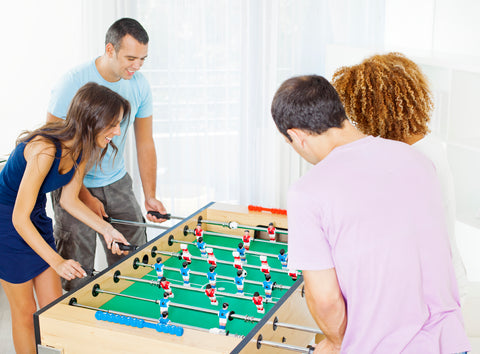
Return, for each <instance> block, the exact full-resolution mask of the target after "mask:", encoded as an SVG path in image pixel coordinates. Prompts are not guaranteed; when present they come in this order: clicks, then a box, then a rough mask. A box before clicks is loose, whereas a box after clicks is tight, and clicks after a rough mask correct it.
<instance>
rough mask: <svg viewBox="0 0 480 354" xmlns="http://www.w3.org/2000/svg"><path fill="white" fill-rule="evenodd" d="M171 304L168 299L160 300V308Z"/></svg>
mask: <svg viewBox="0 0 480 354" xmlns="http://www.w3.org/2000/svg"><path fill="white" fill-rule="evenodd" d="M169 302H170V299H168V298H163V299H161V300H160V307H168V303H169Z"/></svg>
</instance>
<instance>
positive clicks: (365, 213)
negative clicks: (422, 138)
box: [272, 76, 470, 353]
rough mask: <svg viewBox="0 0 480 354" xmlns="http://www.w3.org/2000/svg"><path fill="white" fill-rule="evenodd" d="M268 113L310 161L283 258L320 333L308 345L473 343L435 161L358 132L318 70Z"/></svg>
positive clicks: (379, 347)
mask: <svg viewBox="0 0 480 354" xmlns="http://www.w3.org/2000/svg"><path fill="white" fill-rule="evenodd" d="M272 116H273V119H274V121H275V123H276V125H277V127H278V129H279V130H280V132H281V133H282V134H283V135H284V136H285V139H286V140H287V142H288V143H289V144H291V145H292V147H293V148H294V149H295V151H297V153H299V154H300V155H301V156H302V157H303V158H304V159H306V160H307V161H308V162H310V163H312V164H314V165H315V166H313V167H312V169H311V170H310V171H309V172H307V173H306V174H305V175H304V176H303V177H302V178H301V179H300V180H299V181H298V182H296V183H295V184H294V185H292V187H291V188H290V191H289V194H288V223H289V254H288V258H289V260H288V266H289V268H293V269H300V270H302V271H303V276H304V280H305V289H306V299H307V303H308V305H309V309H310V311H311V313H312V316H313V317H314V319H315V320H316V322H317V324H318V325H319V327H320V328H321V329H322V330H323V332H324V333H325V335H326V338H325V340H323V341H322V342H320V343H319V344H318V345H317V348H316V351H315V352H316V353H317V352H318V353H321V352H344V353H400V352H402V353H458V352H463V351H467V350H470V345H469V342H468V338H467V336H466V333H465V329H464V326H463V318H462V313H461V311H460V304H459V296H458V288H457V283H456V280H455V275H454V271H453V266H452V262H451V254H450V247H449V241H448V235H447V228H446V223H445V215H444V212H443V209H442V200H441V198H442V197H441V192H440V186H439V182H438V179H437V177H436V174H435V170H434V168H433V165H432V164H431V162H430V161H429V160H427V159H426V158H424V157H423V156H422V155H421V154H419V153H418V152H416V151H415V150H413V149H412V148H411V147H409V146H408V145H406V144H403V143H399V142H395V141H391V140H384V139H381V138H374V137H370V136H365V135H363V134H362V133H360V132H359V131H358V130H357V129H356V128H355V127H353V126H352V125H351V124H350V122H349V121H348V120H347V119H346V115H345V111H344V109H343V107H342V104H341V102H340V100H339V98H338V95H337V93H336V92H335V89H334V88H333V87H332V86H331V85H330V84H329V83H328V81H327V80H325V79H324V78H323V77H320V76H303V77H296V78H291V79H289V80H287V81H285V82H284V83H283V84H282V86H281V87H280V88H279V89H278V91H277V93H276V95H275V97H274V99H273V103H272Z"/></svg>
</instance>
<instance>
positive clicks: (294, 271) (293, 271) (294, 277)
mask: <svg viewBox="0 0 480 354" xmlns="http://www.w3.org/2000/svg"><path fill="white" fill-rule="evenodd" d="M288 275H290V276H291V277H292V279H293V281H295V280H297V276H298V272H297V271H296V270H294V269H289V270H288Z"/></svg>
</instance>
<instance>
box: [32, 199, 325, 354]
mask: <svg viewBox="0 0 480 354" xmlns="http://www.w3.org/2000/svg"><path fill="white" fill-rule="evenodd" d="M177 219H180V221H179V222H178V223H177V224H176V225H175V226H173V227H170V228H167V229H166V230H165V231H164V232H163V233H162V234H160V235H159V236H157V237H156V238H154V239H153V240H151V241H150V242H148V243H147V244H145V245H142V246H140V247H138V248H137V249H136V250H135V251H132V252H130V254H129V255H128V256H126V257H125V258H123V259H122V260H121V261H120V262H119V263H117V264H115V265H113V266H111V267H109V268H107V269H105V270H103V271H102V272H100V273H98V274H95V275H92V276H91V280H90V281H89V282H88V283H87V284H86V285H84V286H83V287H82V288H80V289H78V290H77V291H74V292H70V293H67V294H65V295H64V296H63V297H61V298H60V299H58V300H57V301H55V302H53V303H52V304H50V305H48V306H46V307H44V308H43V309H41V310H40V311H38V312H37V313H36V314H35V315H34V323H35V336H36V342H37V346H38V348H39V349H38V352H39V353H87V352H89V353H136V352H138V353H153V352H165V353H169V352H170V353H240V352H241V353H256V352H259V353H291V352H304V353H309V352H311V351H312V349H311V347H309V344H311V343H312V340H313V339H314V338H315V336H321V331H320V330H319V329H318V327H317V326H316V324H315V322H314V321H313V319H312V317H311V316H310V314H309V312H308V308H307V305H306V302H305V298H304V291H303V278H302V276H301V274H299V273H298V272H297V271H295V270H291V269H287V267H286V266H287V263H286V256H287V254H288V245H287V237H288V228H287V217H286V215H285V213H276V212H275V210H274V211H273V212H271V211H262V210H260V209H259V208H247V207H240V206H233V205H226V204H219V203H210V204H208V205H207V206H205V207H204V208H202V209H200V210H198V211H197V212H196V213H194V214H192V215H190V216H188V217H186V218H177ZM145 226H147V227H148V224H145ZM145 226H143V227H145ZM318 339H319V338H317V340H318Z"/></svg>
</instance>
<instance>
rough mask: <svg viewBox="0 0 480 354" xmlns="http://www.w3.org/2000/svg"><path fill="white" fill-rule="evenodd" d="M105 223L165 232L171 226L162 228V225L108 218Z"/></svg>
mask: <svg viewBox="0 0 480 354" xmlns="http://www.w3.org/2000/svg"><path fill="white" fill-rule="evenodd" d="M106 221H108V222H109V223H114V224H122V225H131V226H139V227H152V228H154V229H162V230H167V229H169V228H171V226H163V225H157V224H153V223H146V222H138V221H129V220H120V219H112V218H110V217H109V218H108V219H107V220H106Z"/></svg>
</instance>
